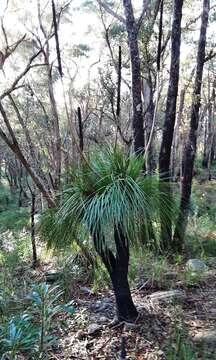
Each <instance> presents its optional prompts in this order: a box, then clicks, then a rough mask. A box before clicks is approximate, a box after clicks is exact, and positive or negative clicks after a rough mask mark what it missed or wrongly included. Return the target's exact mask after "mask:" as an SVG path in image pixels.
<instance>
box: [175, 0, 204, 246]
mask: <svg viewBox="0 0 216 360" xmlns="http://www.w3.org/2000/svg"><path fill="white" fill-rule="evenodd" d="M209 8H210V1H209V0H203V12H202V18H201V29H200V37H199V44H198V52H197V66H196V75H195V82H194V90H193V98H192V106H191V117H190V130H189V137H188V140H187V145H186V148H185V152H184V156H183V162H184V166H183V168H184V171H183V179H182V191H181V203H180V212H179V216H178V219H177V223H176V228H175V234H174V243H175V248H176V249H177V250H178V251H181V250H182V248H183V246H184V238H185V232H186V227H187V222H188V215H189V207H190V196H191V187H192V179H193V168H194V160H195V155H196V148H197V130H198V125H199V111H200V105H201V87H202V77H203V68H204V63H205V48H206V32H207V26H208V17H209Z"/></svg>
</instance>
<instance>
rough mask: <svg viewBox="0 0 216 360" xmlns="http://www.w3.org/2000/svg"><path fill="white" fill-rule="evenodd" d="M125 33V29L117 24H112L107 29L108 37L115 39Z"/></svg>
mask: <svg viewBox="0 0 216 360" xmlns="http://www.w3.org/2000/svg"><path fill="white" fill-rule="evenodd" d="M124 33H125V27H124V26H123V25H122V24H119V23H113V25H111V26H110V28H109V34H110V36H111V37H112V38H113V39H115V38H117V37H118V36H121V35H122V34H124Z"/></svg>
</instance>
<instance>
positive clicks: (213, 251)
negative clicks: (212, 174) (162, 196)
mask: <svg viewBox="0 0 216 360" xmlns="http://www.w3.org/2000/svg"><path fill="white" fill-rule="evenodd" d="M215 200H216V197H215V182H213V181H212V182H207V183H205V184H201V185H200V184H197V183H195V185H194V188H193V193H192V199H191V215H190V219H189V224H188V236H187V244H186V245H187V249H188V252H189V253H190V254H191V256H204V257H205V256H216V226H215V224H216V201H215Z"/></svg>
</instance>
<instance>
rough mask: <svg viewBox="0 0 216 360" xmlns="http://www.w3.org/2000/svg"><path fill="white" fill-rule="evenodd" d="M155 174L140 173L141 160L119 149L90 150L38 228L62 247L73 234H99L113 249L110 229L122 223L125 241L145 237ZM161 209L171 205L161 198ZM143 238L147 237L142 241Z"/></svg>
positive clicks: (155, 195)
mask: <svg viewBox="0 0 216 360" xmlns="http://www.w3.org/2000/svg"><path fill="white" fill-rule="evenodd" d="M161 198H162V199H163V194H161V193H160V192H159V190H158V178H157V176H144V175H143V158H142V157H140V158H136V157H135V156H134V155H130V156H128V155H127V154H125V153H123V152H122V151H121V150H119V149H115V150H106V151H103V152H102V151H101V152H98V153H92V154H91V155H90V157H89V160H88V164H87V163H86V162H82V163H81V164H80V166H78V167H77V169H76V171H74V174H73V175H72V178H71V185H70V186H69V187H68V188H67V189H66V190H65V191H64V192H63V194H62V196H61V197H60V199H59V206H58V207H57V208H56V209H52V210H48V211H46V212H45V214H44V215H43V216H42V219H41V225H40V231H41V234H42V237H43V238H45V239H46V240H48V245H52V246H54V247H60V246H66V245H67V244H68V243H70V242H71V241H72V240H73V238H74V237H76V236H80V233H82V234H83V235H84V238H89V235H90V234H97V237H98V238H99V239H100V240H99V241H102V242H103V244H100V245H103V246H105V247H110V248H112V249H113V248H114V241H113V240H114V239H113V229H114V227H116V226H118V225H119V224H121V228H122V231H123V232H124V234H125V236H126V237H127V239H128V241H130V242H131V243H133V244H138V243H139V242H140V241H142V242H143V241H147V239H149V233H148V231H149V226H148V222H149V221H150V219H151V222H152V224H153V226H154V224H156V223H157V216H158V209H159V201H160V199H161ZM163 200H164V201H163V204H164V211H170V207H171V205H170V203H169V202H168V201H167V200H166V198H165V196H164V199H163ZM144 239H145V240H144Z"/></svg>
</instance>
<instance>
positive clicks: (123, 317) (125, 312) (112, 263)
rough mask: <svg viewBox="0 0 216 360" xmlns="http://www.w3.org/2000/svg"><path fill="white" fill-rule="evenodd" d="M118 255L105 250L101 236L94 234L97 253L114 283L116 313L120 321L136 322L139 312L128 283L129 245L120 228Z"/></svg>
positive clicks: (118, 230)
mask: <svg viewBox="0 0 216 360" xmlns="http://www.w3.org/2000/svg"><path fill="white" fill-rule="evenodd" d="M114 239H115V245H116V255H115V256H114V254H113V252H112V251H111V250H110V249H104V247H103V246H102V244H101V241H100V240H101V239H100V238H99V235H97V234H94V236H93V240H94V245H95V248H96V251H97V253H98V254H99V256H100V257H101V259H102V261H103V263H104V265H105V267H106V269H107V271H108V273H109V276H110V278H111V281H112V285H113V291H114V294H115V300H116V311H117V317H118V320H119V321H134V320H135V319H136V318H137V316H138V312H137V309H136V307H135V305H134V303H133V300H132V296H131V292H130V287H129V283H128V265H129V244H128V241H127V239H126V237H125V235H124V234H123V231H122V230H121V227H120V226H118V227H116V228H115V230H114Z"/></svg>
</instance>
